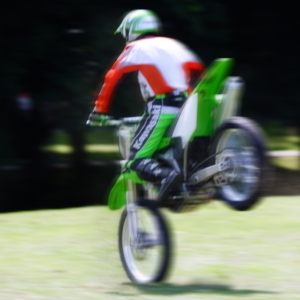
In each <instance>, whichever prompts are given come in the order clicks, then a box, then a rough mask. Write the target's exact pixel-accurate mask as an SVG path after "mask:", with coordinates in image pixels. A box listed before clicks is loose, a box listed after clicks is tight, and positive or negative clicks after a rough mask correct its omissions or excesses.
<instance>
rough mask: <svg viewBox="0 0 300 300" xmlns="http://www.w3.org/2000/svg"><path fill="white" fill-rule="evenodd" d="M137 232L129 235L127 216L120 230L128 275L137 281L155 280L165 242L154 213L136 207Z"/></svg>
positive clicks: (161, 261) (161, 260)
mask: <svg viewBox="0 0 300 300" xmlns="http://www.w3.org/2000/svg"><path fill="white" fill-rule="evenodd" d="M138 223H139V224H138V233H137V235H136V237H135V238H132V237H130V233H129V227H128V216H127V217H126V219H125V221H124V225H123V230H122V251H123V255H124V262H125V263H126V269H127V271H128V273H129V277H131V279H132V280H133V281H135V282H138V283H147V282H153V281H155V279H156V277H157V276H158V274H159V272H160V268H161V266H162V263H163V257H164V251H165V244H164V239H163V238H162V236H161V232H160V230H159V224H158V220H157V218H156V217H155V216H154V214H153V213H152V212H151V211H150V210H147V209H144V208H142V207H139V208H138Z"/></svg>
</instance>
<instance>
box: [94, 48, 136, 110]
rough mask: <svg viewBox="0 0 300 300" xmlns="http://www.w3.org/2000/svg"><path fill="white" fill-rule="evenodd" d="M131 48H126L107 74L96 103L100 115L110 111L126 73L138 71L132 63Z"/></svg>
mask: <svg viewBox="0 0 300 300" xmlns="http://www.w3.org/2000/svg"><path fill="white" fill-rule="evenodd" d="M131 51H132V48H131V47H128V46H127V47H125V49H124V50H123V52H122V53H121V54H120V56H119V57H118V59H117V60H116V61H115V62H114V64H113V65H112V67H111V68H110V70H109V71H108V72H107V73H106V75H105V78H104V83H103V85H102V88H101V90H100V92H99V95H98V97H97V100H96V102H95V108H96V110H97V111H98V112H100V113H107V112H108V111H109V109H110V106H111V102H112V98H113V93H114V91H115V89H116V86H117V83H118V82H119V80H120V79H121V78H122V77H123V75H124V74H125V73H129V72H134V71H137V70H138V66H137V65H135V64H134V63H133V62H132V61H131V57H132V55H131V53H130V52H131Z"/></svg>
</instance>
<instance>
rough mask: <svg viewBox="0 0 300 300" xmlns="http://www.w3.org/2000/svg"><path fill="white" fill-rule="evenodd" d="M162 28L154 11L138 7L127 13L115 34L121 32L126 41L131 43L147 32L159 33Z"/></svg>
mask: <svg viewBox="0 0 300 300" xmlns="http://www.w3.org/2000/svg"><path fill="white" fill-rule="evenodd" d="M160 29H161V23H160V20H159V18H158V17H157V15H156V14H155V13H154V12H152V11H150V10H147V9H136V10H132V11H130V12H129V13H127V14H126V16H125V17H124V19H123V21H122V23H121V24H120V26H119V27H118V29H117V30H116V31H115V34H116V33H119V32H120V33H121V34H122V35H123V37H124V38H125V39H126V42H127V43H130V42H132V41H134V40H136V39H137V38H138V37H139V36H141V35H143V34H145V33H151V32H153V33H158V32H159V31H160Z"/></svg>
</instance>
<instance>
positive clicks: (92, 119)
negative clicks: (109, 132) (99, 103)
mask: <svg viewBox="0 0 300 300" xmlns="http://www.w3.org/2000/svg"><path fill="white" fill-rule="evenodd" d="M108 119H109V117H108V116H107V115H105V114H102V113H99V112H97V111H96V109H95V108H94V109H93V111H92V112H91V113H90V115H89V118H88V120H87V122H86V124H87V125H90V126H103V125H105V123H106V122H107V120H108Z"/></svg>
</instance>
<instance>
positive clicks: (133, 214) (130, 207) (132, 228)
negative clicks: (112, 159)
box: [126, 180, 139, 240]
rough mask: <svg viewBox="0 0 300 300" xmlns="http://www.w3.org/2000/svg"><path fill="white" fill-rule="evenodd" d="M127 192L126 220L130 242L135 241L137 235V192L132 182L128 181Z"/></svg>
mask: <svg viewBox="0 0 300 300" xmlns="http://www.w3.org/2000/svg"><path fill="white" fill-rule="evenodd" d="M127 184H128V191H127V193H126V207H127V218H128V226H129V234H130V237H131V238H132V240H136V239H137V233H138V230H137V229H138V222H139V219H138V213H137V203H136V199H137V191H136V184H135V183H134V182H133V181H132V180H128V183H127Z"/></svg>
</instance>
